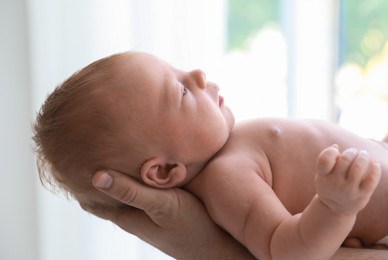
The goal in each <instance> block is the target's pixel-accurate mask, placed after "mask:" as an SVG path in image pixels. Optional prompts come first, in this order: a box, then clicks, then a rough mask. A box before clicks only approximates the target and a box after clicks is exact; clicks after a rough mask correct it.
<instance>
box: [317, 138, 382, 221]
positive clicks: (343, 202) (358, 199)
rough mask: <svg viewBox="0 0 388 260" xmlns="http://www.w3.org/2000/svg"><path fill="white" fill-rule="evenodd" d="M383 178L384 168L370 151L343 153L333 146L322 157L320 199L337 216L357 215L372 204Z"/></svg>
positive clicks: (318, 179) (322, 153) (318, 164)
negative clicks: (372, 198)
mask: <svg viewBox="0 0 388 260" xmlns="http://www.w3.org/2000/svg"><path fill="white" fill-rule="evenodd" d="M380 176H381V167H380V164H379V163H377V162H374V161H372V160H371V158H370V157H369V155H368V153H367V152H366V151H358V150H356V149H354V148H349V149H347V150H345V151H344V152H342V153H340V152H339V150H338V146H337V145H333V146H331V147H328V148H326V149H325V150H323V151H322V152H321V154H320V155H319V156H318V161H317V175H316V180H315V181H316V186H317V193H318V197H319V198H320V200H321V201H322V202H323V203H324V204H325V205H326V206H328V207H329V208H330V209H331V210H332V211H333V212H334V213H337V214H346V215H354V214H357V213H358V212H359V211H360V210H362V209H363V208H364V207H365V206H366V205H367V204H368V202H369V199H370V197H371V196H372V194H373V192H374V190H375V189H376V187H377V184H378V183H379V180H380Z"/></svg>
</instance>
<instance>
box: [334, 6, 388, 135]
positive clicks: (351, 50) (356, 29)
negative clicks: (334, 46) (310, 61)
mask: <svg viewBox="0 0 388 260" xmlns="http://www.w3.org/2000/svg"><path fill="white" fill-rule="evenodd" d="M340 7H341V9H340V10H341V11H340V18H341V19H340V32H341V34H340V37H339V40H340V41H339V44H340V57H339V67H338V70H337V74H336V106H337V109H338V120H339V123H340V124H341V125H343V126H344V127H346V128H349V129H351V130H352V131H355V132H357V133H359V134H360V135H363V136H366V137H372V138H376V139H382V138H383V137H384V136H385V135H386V134H387V132H388V121H387V115H388V77H387V75H388V74H387V73H388V16H387V13H388V2H387V1H384V0H373V1H370V0H369V1H368V0H357V1H354V0H342V1H341V6H340Z"/></svg>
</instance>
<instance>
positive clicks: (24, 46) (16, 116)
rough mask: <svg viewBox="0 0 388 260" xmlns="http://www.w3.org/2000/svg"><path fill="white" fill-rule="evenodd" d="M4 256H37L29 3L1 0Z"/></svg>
mask: <svg viewBox="0 0 388 260" xmlns="http://www.w3.org/2000/svg"><path fill="white" fill-rule="evenodd" d="M0 37H1V39H0V47H1V50H0V53H1V55H0V56H1V58H0V122H1V123H0V125H1V126H0V176H1V188H0V208H1V213H0V259H2V260H24V259H31V260H37V259H38V241H39V240H38V228H37V208H36V204H37V203H36V194H35V177H34V171H33V158H32V153H31V148H30V137H31V133H30V120H31V102H30V87H31V83H30V80H29V79H30V74H29V66H28V65H29V59H28V38H27V17H26V2H25V1H24V0H12V1H3V0H2V1H0Z"/></svg>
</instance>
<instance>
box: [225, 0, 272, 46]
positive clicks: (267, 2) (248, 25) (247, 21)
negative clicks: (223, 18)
mask: <svg viewBox="0 0 388 260" xmlns="http://www.w3.org/2000/svg"><path fill="white" fill-rule="evenodd" d="M228 8H229V12H228V48H229V49H236V48H241V47H244V46H245V45H246V43H247V40H248V39H249V38H250V37H251V36H253V35H254V34H255V33H257V31H259V29H260V28H261V27H263V26H264V25H266V24H268V23H271V22H277V21H278V20H279V17H278V16H279V1H278V0H243V1H241V0H228Z"/></svg>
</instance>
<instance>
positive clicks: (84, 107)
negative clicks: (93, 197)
mask: <svg viewBox="0 0 388 260" xmlns="http://www.w3.org/2000/svg"><path fill="white" fill-rule="evenodd" d="M120 57H121V55H120V54H115V55H112V56H109V57H106V58H103V59H100V60H98V61H95V62H93V63H91V64H90V65H88V66H87V67H85V68H83V69H82V70H80V71H78V72H76V73H74V74H73V75H72V76H71V77H70V78H68V79H67V80H66V81H64V82H63V83H61V84H60V85H59V86H57V87H56V88H55V90H54V91H53V92H52V93H51V94H50V95H49V96H48V97H47V99H46V101H45V102H44V104H43V105H42V107H41V109H40V111H39V112H38V114H37V118H36V122H35V123H34V124H33V132H34V136H33V140H34V142H35V147H34V149H35V154H36V156H37V166H38V173H39V178H40V180H41V182H42V184H43V185H44V186H45V187H46V188H49V189H50V190H52V191H54V192H57V191H64V192H65V194H66V195H73V194H74V193H77V192H82V191H84V190H85V189H91V188H92V185H91V177H92V174H94V173H95V171H96V170H98V169H101V168H105V167H109V165H107V164H108V161H109V158H111V157H112V156H114V155H115V154H117V153H118V150H119V148H118V147H117V134H116V130H117V128H116V127H117V125H118V122H117V121H118V120H117V119H115V118H114V112H113V111H111V110H110V109H108V106H107V105H106V104H108V103H109V102H110V104H111V103H112V102H115V100H112V98H110V97H109V95H106V93H109V88H110V87H111V86H110V84H112V80H113V78H114V76H115V74H114V69H113V68H114V66H115V65H116V64H117V61H118V60H119V59H120Z"/></svg>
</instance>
